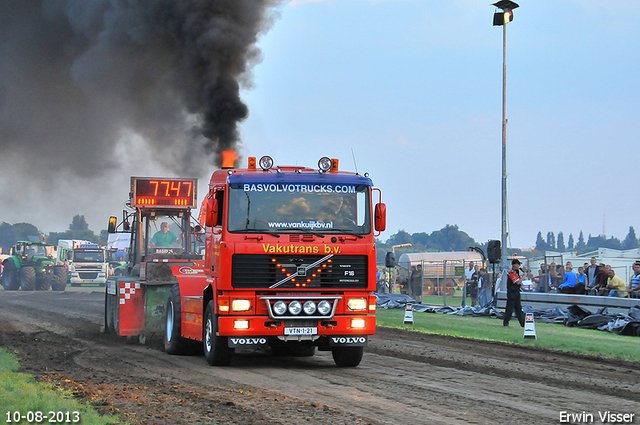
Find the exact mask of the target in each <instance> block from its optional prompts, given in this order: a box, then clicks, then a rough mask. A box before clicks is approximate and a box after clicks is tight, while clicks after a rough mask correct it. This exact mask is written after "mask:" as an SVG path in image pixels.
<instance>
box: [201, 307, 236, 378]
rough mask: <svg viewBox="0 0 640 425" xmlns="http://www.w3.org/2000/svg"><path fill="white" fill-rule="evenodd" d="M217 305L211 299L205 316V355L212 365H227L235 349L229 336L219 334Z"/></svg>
mask: <svg viewBox="0 0 640 425" xmlns="http://www.w3.org/2000/svg"><path fill="white" fill-rule="evenodd" d="M215 308H216V305H215V304H214V302H213V301H209V304H208V305H207V310H206V312H205V316H204V335H203V337H202V339H203V342H204V344H203V345H204V357H205V358H206V359H207V363H209V364H210V365H211V366H227V365H228V364H230V363H231V358H232V357H233V350H232V349H231V348H229V345H228V342H227V337H224V336H217V335H216V333H217V332H218V315H217V314H215Z"/></svg>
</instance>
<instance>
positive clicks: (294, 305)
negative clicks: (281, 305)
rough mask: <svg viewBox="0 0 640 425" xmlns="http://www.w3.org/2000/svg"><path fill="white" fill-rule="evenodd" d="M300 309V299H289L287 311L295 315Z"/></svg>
mask: <svg viewBox="0 0 640 425" xmlns="http://www.w3.org/2000/svg"><path fill="white" fill-rule="evenodd" d="M301 311H302V304H300V301H291V302H290V303H289V313H291V314H293V315H294V316H296V315H298V314H300V312H301Z"/></svg>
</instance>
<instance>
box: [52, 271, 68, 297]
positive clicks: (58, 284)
mask: <svg viewBox="0 0 640 425" xmlns="http://www.w3.org/2000/svg"><path fill="white" fill-rule="evenodd" d="M66 288H67V270H66V269H65V268H64V266H53V277H52V278H51V289H52V290H54V291H64V290H65V289H66Z"/></svg>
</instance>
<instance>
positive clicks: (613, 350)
mask: <svg viewBox="0 0 640 425" xmlns="http://www.w3.org/2000/svg"><path fill="white" fill-rule="evenodd" d="M376 316H377V323H378V325H379V326H387V327H395V328H404V329H411V330H414V331H418V332H425V333H432V334H439V335H451V336H456V337H461V338H473V339H482V340H488V341H501V342H506V343H511V344H520V345H526V346H535V347H542V348H546V349H550V350H558V351H568V352H573V353H580V354H586V355H593V356H600V357H607V358H614V359H622V360H627V361H633V362H638V361H640V338H638V337H632V336H621V335H614V334H611V333H609V332H603V331H598V330H591V329H580V328H569V327H566V326H563V325H559V324H550V323H536V324H535V328H536V335H537V339H524V330H523V329H522V328H521V327H520V325H519V324H518V321H517V320H515V319H514V320H512V321H511V326H509V327H504V326H502V320H498V319H495V318H490V317H471V316H456V315H451V314H434V313H417V312H416V313H414V314H413V321H414V324H413V325H404V324H403V323H402V322H403V318H404V310H395V309H393V310H384V309H378V310H377V312H376Z"/></svg>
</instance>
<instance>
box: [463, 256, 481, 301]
mask: <svg viewBox="0 0 640 425" xmlns="http://www.w3.org/2000/svg"><path fill="white" fill-rule="evenodd" d="M475 274H476V268H475V263H474V262H473V261H469V268H468V269H465V271H464V280H465V285H466V287H467V294H466V296H467V297H471V305H475V304H476V297H477V295H478V281H477V280H475V279H477V276H476V277H475V279H474V275H475Z"/></svg>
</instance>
